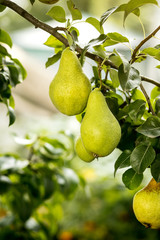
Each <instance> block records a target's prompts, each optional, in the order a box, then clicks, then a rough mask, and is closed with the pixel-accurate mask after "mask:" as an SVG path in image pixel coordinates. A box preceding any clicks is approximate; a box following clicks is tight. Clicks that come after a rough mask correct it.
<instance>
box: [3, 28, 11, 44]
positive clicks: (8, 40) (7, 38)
mask: <svg viewBox="0 0 160 240" xmlns="http://www.w3.org/2000/svg"><path fill="white" fill-rule="evenodd" d="M0 42H2V43H5V44H7V45H8V46H9V47H12V39H11V37H10V36H9V34H8V33H7V32H5V31H4V30H2V29H0Z"/></svg>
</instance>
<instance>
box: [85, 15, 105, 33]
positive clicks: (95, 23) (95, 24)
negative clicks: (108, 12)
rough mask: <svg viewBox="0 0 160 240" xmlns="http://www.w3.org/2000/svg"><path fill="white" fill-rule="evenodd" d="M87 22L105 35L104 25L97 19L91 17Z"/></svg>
mask: <svg viewBox="0 0 160 240" xmlns="http://www.w3.org/2000/svg"><path fill="white" fill-rule="evenodd" d="M86 22H87V23H89V24H91V25H92V26H93V27H95V28H96V29H97V31H98V32H100V33H101V34H102V33H104V29H103V27H102V25H101V24H100V22H99V21H98V20H97V19H96V18H94V17H89V18H87V19H86Z"/></svg>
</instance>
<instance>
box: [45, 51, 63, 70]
mask: <svg viewBox="0 0 160 240" xmlns="http://www.w3.org/2000/svg"><path fill="white" fill-rule="evenodd" d="M61 53H62V52H61V51H59V52H58V53H57V54H55V55H53V56H52V57H50V58H48V60H47V62H46V68H47V67H49V66H51V65H53V64H54V63H56V62H57V61H58V60H59V59H60V57H61Z"/></svg>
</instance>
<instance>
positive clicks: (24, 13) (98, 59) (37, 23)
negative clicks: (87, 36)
mask: <svg viewBox="0 0 160 240" xmlns="http://www.w3.org/2000/svg"><path fill="white" fill-rule="evenodd" d="M0 1H2V2H1V3H0V4H1V5H4V6H6V7H9V8H10V9H12V10H13V11H14V12H16V13H18V14H19V15H20V16H22V17H23V18H25V19H26V20H28V21H29V22H30V23H32V24H33V25H34V26H35V28H40V29H42V30H44V31H45V32H48V33H50V34H51V35H53V36H54V37H55V38H57V39H58V40H59V41H61V42H62V43H63V44H64V45H65V46H69V44H68V41H67V39H66V38H65V37H64V36H63V35H61V34H60V33H59V32H58V31H66V30H67V29H66V28H63V27H55V28H53V27H51V26H50V25H48V24H46V23H44V22H41V21H40V20H38V19H37V18H35V17H34V16H32V15H31V14H30V13H28V12H27V11H26V10H24V9H23V8H21V7H20V6H19V5H17V4H16V3H14V2H12V1H10V0H0ZM159 29H160V26H159V27H158V28H157V29H156V30H155V31H154V32H152V33H151V34H150V35H149V36H148V37H147V38H145V39H144V40H143V41H142V42H141V43H140V44H139V45H138V46H137V47H136V49H135V50H134V52H133V54H132V62H133V61H135V59H134V58H135V55H136V53H137V51H138V50H139V48H140V47H141V46H142V45H143V44H144V43H145V42H146V41H147V40H148V39H149V38H151V37H152V36H153V34H155V33H156V32H157V31H158V30H159ZM75 50H76V51H77V52H78V53H80V54H81V53H82V51H83V49H82V48H81V47H79V46H78V45H76V48H75ZM85 55H86V57H88V58H90V59H92V60H94V61H96V62H98V63H102V62H103V63H104V64H105V65H106V66H111V67H112V68H114V69H118V67H117V66H116V65H115V64H113V63H112V62H111V61H109V60H105V61H104V59H103V58H101V57H100V56H97V55H96V54H93V53H90V52H88V51H87V52H86V54H85ZM133 59H134V60H133ZM141 79H142V81H146V82H150V83H152V84H154V85H156V86H158V87H160V83H157V82H155V81H154V80H152V79H149V78H147V77H143V76H142V77H141Z"/></svg>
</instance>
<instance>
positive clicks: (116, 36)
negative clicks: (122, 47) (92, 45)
mask: <svg viewBox="0 0 160 240" xmlns="http://www.w3.org/2000/svg"><path fill="white" fill-rule="evenodd" d="M107 36H108V37H109V38H110V39H111V40H113V41H116V42H118V43H123V42H129V40H128V38H126V37H124V36H123V35H121V34H120V33H117V32H111V33H107Z"/></svg>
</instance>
